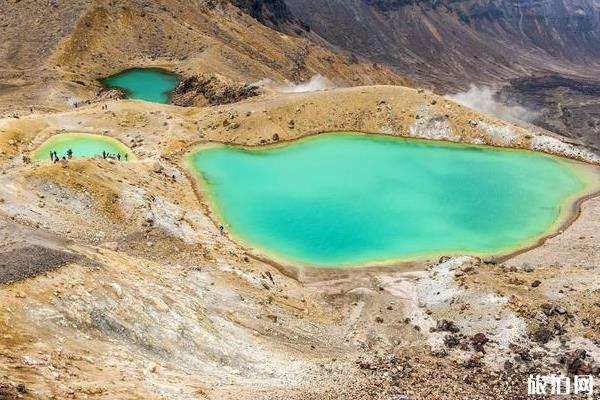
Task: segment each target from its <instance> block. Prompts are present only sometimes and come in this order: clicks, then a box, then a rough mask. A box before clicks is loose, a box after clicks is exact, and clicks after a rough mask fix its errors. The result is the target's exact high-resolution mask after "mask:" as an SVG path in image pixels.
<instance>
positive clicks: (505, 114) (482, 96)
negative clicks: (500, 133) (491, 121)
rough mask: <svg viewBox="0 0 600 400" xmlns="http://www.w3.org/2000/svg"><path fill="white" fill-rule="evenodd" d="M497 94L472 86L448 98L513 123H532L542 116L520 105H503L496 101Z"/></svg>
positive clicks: (491, 90)
mask: <svg viewBox="0 0 600 400" xmlns="http://www.w3.org/2000/svg"><path fill="white" fill-rule="evenodd" d="M497 94H498V90H497V89H495V88H492V87H489V86H475V85H473V84H471V85H470V87H469V90H467V91H466V92H460V93H456V94H452V95H447V96H446V98H447V99H449V100H452V101H455V102H457V103H459V104H462V105H464V106H466V107H469V108H472V109H474V110H477V111H482V112H485V113H488V114H492V115H495V116H496V117H498V118H500V119H504V120H507V121H512V122H516V121H525V122H532V121H533V120H535V119H536V118H538V117H539V116H540V115H541V114H542V113H541V112H539V111H533V110H530V109H528V108H526V107H523V106H521V105H518V104H510V105H509V104H504V103H501V102H500V101H498V100H496V95H497Z"/></svg>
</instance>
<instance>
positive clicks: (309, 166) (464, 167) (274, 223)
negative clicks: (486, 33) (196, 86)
mask: <svg viewBox="0 0 600 400" xmlns="http://www.w3.org/2000/svg"><path fill="white" fill-rule="evenodd" d="M188 162H189V164H190V168H191V169H192V170H193V171H194V172H195V173H196V175H197V177H198V178H199V179H200V183H201V186H202V189H203V190H204V191H205V192H206V193H207V195H208V198H209V200H210V203H211V207H212V208H213V211H215V213H216V215H217V217H218V218H219V219H220V220H221V221H222V223H223V225H225V226H226V228H227V230H228V231H229V232H231V233H232V234H233V236H234V237H236V238H237V239H239V240H241V241H242V242H245V243H246V244H248V245H250V246H253V247H256V248H257V249H258V250H259V251H260V252H261V253H263V254H266V255H269V256H271V257H274V258H276V259H279V260H283V261H286V262H294V263H299V264H302V265H308V266H319V267H338V266H358V265H365V264H378V263H386V262H391V261H409V260H415V259H423V258H428V257H434V256H440V255H453V254H465V253H468V254H475V255H485V254H498V253H503V252H509V251H513V250H516V249H518V248H520V247H523V246H527V245H531V244H533V243H534V242H535V241H536V240H538V239H539V238H540V237H542V236H544V235H546V234H548V233H550V232H551V231H552V229H558V226H559V224H562V223H564V222H565V221H566V218H567V216H568V215H569V212H570V210H571V208H572V206H573V202H574V201H575V200H576V199H577V198H578V196H581V195H583V194H585V193H587V192H589V191H590V190H591V189H590V188H591V187H592V186H593V185H595V184H597V179H598V177H597V175H595V174H596V171H594V172H591V167H590V169H588V167H584V166H583V165H582V164H578V163H574V162H571V161H567V160H563V159H561V158H558V157H551V156H548V155H545V154H541V153H534V152H526V151H516V150H501V149H496V148H491V147H483V146H468V145H458V144H450V143H444V142H435V141H424V140H410V139H401V138H394V137H384V136H376V135H363V134H353V133H336V134H322V135H318V136H315V137H311V138H307V139H303V140H299V141H296V142H293V143H291V144H285V145H281V146H276V147H268V148H262V149H246V148H237V147H231V146H224V145H209V146H206V147H201V148H199V149H197V150H196V151H194V152H192V153H191V155H190V156H189V160H188ZM592 182H593V183H592Z"/></svg>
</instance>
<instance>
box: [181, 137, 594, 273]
mask: <svg viewBox="0 0 600 400" xmlns="http://www.w3.org/2000/svg"><path fill="white" fill-rule="evenodd" d="M339 134H349V135H356V136H373V137H374V138H375V137H382V138H394V139H398V140H402V141H415V142H419V143H428V144H439V145H440V146H456V147H459V148H465V147H467V148H473V147H477V148H484V149H488V150H497V151H517V152H526V153H534V154H537V155H540V156H544V157H549V158H554V159H560V160H562V161H564V162H566V163H568V164H569V166H570V167H571V168H574V169H580V171H579V172H577V173H576V174H577V176H579V177H580V178H582V180H584V181H585V189H584V190H583V191H582V192H579V193H576V194H574V195H573V196H569V198H567V199H565V200H564V202H563V203H562V204H564V205H568V206H566V207H565V206H562V207H561V209H562V208H564V210H561V212H560V215H559V216H558V217H557V218H556V220H555V222H554V223H553V225H552V226H551V227H550V228H548V229H546V230H545V232H546V233H544V234H543V235H541V236H537V235H536V237H535V238H534V239H528V240H527V241H526V242H525V243H522V244H519V245H515V246H511V247H510V248H507V249H505V250H501V251H490V252H485V253H484V252H470V251H460V250H457V251H441V252H434V253H429V254H419V255H415V256H410V257H401V258H394V259H389V260H379V261H378V260H375V261H369V262H365V263H356V264H347V265H344V264H336V266H331V267H324V266H320V265H318V264H317V265H315V264H312V265H311V264H310V263H304V262H297V261H293V260H287V259H286V258H285V257H282V256H280V255H277V253H276V252H271V251H269V250H268V249H266V248H265V249H260V248H259V246H253V245H250V244H248V241H247V240H245V238H244V236H243V235H241V234H238V233H236V232H227V233H226V234H227V236H228V237H229V239H230V240H232V241H233V242H234V243H236V244H237V245H238V246H240V247H241V248H243V249H245V250H246V252H247V253H248V256H250V257H252V258H255V259H257V260H260V261H262V262H265V263H268V264H270V265H272V266H273V267H275V268H277V269H278V270H280V271H281V272H282V273H284V274H286V275H287V276H290V277H293V278H295V279H300V277H304V279H307V278H308V279H309V280H311V281H312V280H314V279H316V280H320V279H321V277H323V278H325V277H327V279H329V278H330V277H331V276H334V275H336V274H339V273H340V272H341V273H344V272H347V271H353V272H358V271H361V272H376V271H381V270H385V271H387V272H390V271H396V270H397V271H407V270H418V269H422V268H423V267H424V266H425V265H429V264H431V263H436V262H437V260H438V259H439V258H441V257H443V256H463V255H471V256H474V257H480V258H482V257H483V258H484V257H490V256H493V257H494V258H495V259H496V260H497V261H498V262H503V261H504V260H507V259H510V258H512V257H514V256H516V255H519V254H522V253H524V252H527V251H529V250H531V249H534V248H536V247H539V246H541V245H543V244H544V243H545V242H546V241H547V240H548V239H551V238H552V237H555V236H557V235H559V234H560V233H562V231H564V230H565V229H566V228H568V227H569V226H570V225H571V224H573V222H574V221H576V220H577V218H578V216H579V215H580V212H581V205H582V204H583V203H584V202H585V201H586V200H589V199H591V198H594V197H596V196H599V195H600V179H599V177H600V174H599V171H597V170H594V168H595V166H594V165H590V164H586V163H583V162H580V161H576V160H573V159H570V158H566V157H561V156H556V155H550V154H547V153H543V152H533V151H531V150H526V149H515V148H502V147H496V146H487V145H471V144H467V143H456V142H446V141H439V140H430V139H421V138H414V139H413V138H406V137H397V136H393V137H392V136H390V135H382V134H372V133H364V132H324V133H320V134H314V135H309V136H305V137H302V138H299V139H293V140H286V141H281V142H279V143H275V144H268V145H259V146H254V145H251V146H243V145H235V144H231V145H230V144H227V143H223V142H216V141H210V142H208V141H207V142H204V143H201V144H198V145H196V146H195V147H193V148H192V150H191V151H189V152H188V153H187V154H186V155H185V156H184V157H185V162H184V164H185V167H186V168H185V169H186V176H187V177H188V179H189V180H190V182H192V186H193V188H194V193H195V194H196V196H197V198H198V201H199V202H200V204H201V206H202V208H203V210H204V212H205V214H206V215H207V216H208V217H209V218H210V219H211V221H213V223H214V224H215V225H216V226H217V227H219V226H221V225H224V223H225V222H224V221H225V219H224V218H223V217H222V216H221V215H220V212H219V211H218V210H219V207H218V206H217V205H216V203H215V201H214V199H213V198H212V196H211V195H210V193H209V191H208V189H207V182H205V181H204V178H203V177H202V176H201V174H200V173H198V172H195V171H194V167H193V166H192V165H191V158H192V157H193V155H194V154H197V152H198V151H202V150H205V149H207V148H212V147H217V146H225V147H232V148H235V149H242V150H248V151H257V152H260V151H263V150H264V151H266V150H269V149H273V148H278V147H284V146H287V145H290V144H293V143H297V142H301V141H304V140H309V139H312V138H315V137H319V136H320V137H323V136H325V135H339ZM584 169H585V173H583V172H582V171H583V170H584ZM583 175H586V177H585V178H583V177H582V176H583ZM593 180H594V181H595V182H592V181H593ZM571 197H575V198H571ZM262 247H264V246H262ZM337 265H340V266H337Z"/></svg>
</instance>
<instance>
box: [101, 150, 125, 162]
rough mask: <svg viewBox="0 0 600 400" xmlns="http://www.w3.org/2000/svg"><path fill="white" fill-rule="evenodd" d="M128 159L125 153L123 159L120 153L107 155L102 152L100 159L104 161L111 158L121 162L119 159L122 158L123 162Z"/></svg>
mask: <svg viewBox="0 0 600 400" xmlns="http://www.w3.org/2000/svg"><path fill="white" fill-rule="evenodd" d="M128 157H129V156H128V155H127V153H125V155H124V156H123V157H121V153H117V154H111V153H107V152H106V151H103V152H102V158H104V159H107V158H111V159H113V160H117V161H121V158H123V159H124V160H125V161H127V158H128Z"/></svg>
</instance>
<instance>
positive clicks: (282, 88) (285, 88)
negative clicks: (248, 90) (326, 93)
mask: <svg viewBox="0 0 600 400" xmlns="http://www.w3.org/2000/svg"><path fill="white" fill-rule="evenodd" d="M254 85H255V86H261V87H269V88H271V89H273V90H276V91H278V92H281V93H305V92H317V91H319V90H325V89H332V88H334V87H335V85H334V84H333V82H331V81H330V80H329V79H327V78H326V77H324V76H323V75H320V74H317V75H314V76H313V77H312V78H310V79H309V80H307V81H304V82H300V83H297V84H296V83H286V84H280V83H275V82H273V81H272V80H271V79H263V80H260V81H258V82H256V83H254Z"/></svg>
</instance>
